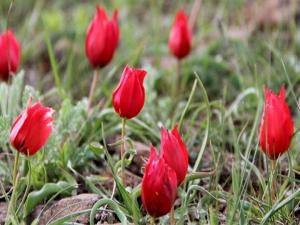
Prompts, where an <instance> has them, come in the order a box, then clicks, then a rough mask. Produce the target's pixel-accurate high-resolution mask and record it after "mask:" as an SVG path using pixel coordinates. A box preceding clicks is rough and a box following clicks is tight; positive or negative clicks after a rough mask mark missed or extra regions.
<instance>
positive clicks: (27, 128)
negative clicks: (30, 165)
mask: <svg viewBox="0 0 300 225" xmlns="http://www.w3.org/2000/svg"><path fill="white" fill-rule="evenodd" d="M53 113H54V111H53V109H51V108H47V107H44V106H43V105H42V104H41V103H40V102H37V103H35V104H33V105H31V99H30V100H29V104H28V106H27V108H26V109H25V110H24V111H23V112H22V113H21V114H20V115H19V116H18V117H17V118H16V119H15V121H14V123H13V125H12V128H11V131H10V143H11V144H12V146H14V148H15V149H16V150H17V151H19V152H21V153H23V154H24V155H27V154H28V155H30V156H31V155H34V154H35V153H36V152H37V151H38V150H40V149H41V148H42V147H43V146H44V145H45V143H46V141H47V140H48V138H49V136H50V134H51V132H52V121H53V117H52V114H53Z"/></svg>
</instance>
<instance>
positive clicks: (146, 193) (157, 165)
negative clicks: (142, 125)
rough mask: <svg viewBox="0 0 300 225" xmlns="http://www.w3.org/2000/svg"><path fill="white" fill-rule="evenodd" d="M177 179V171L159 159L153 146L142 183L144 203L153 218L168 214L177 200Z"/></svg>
mask: <svg viewBox="0 0 300 225" xmlns="http://www.w3.org/2000/svg"><path fill="white" fill-rule="evenodd" d="M176 195H177V178H176V173H175V171H174V170H173V169H172V168H170V167H169V166H168V164H166V163H165V160H164V159H163V158H161V157H158V155H157V153H156V149H155V148H154V147H153V146H152V145H151V147H150V157H149V161H148V163H147V165H146V169H145V174H144V177H143V181H142V203H143V206H144V208H145V209H146V210H147V212H148V213H149V214H150V215H151V216H153V217H159V216H163V215H165V214H167V213H168V212H169V211H170V210H171V208H172V206H173V204H174V201H175V199H176Z"/></svg>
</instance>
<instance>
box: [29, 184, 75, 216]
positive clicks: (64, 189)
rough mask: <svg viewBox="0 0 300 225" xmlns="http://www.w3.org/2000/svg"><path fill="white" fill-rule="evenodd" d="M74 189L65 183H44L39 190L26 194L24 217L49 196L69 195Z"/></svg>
mask: <svg viewBox="0 0 300 225" xmlns="http://www.w3.org/2000/svg"><path fill="white" fill-rule="evenodd" d="M74 188H75V186H74V185H70V184H69V183H67V182H65V181H59V182H57V183H46V184H45V185H44V186H43V187H42V188H41V189H40V190H38V191H33V192H31V193H29V194H28V197H27V199H26V202H25V206H24V217H26V216H28V215H29V214H30V213H31V212H32V211H33V209H34V208H35V207H36V206H37V205H38V204H40V203H41V202H43V200H45V199H47V198H49V197H50V196H51V195H53V194H57V193H61V194H70V193H71V191H72V190H73V189H74Z"/></svg>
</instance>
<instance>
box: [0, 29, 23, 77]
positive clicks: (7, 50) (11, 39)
mask: <svg viewBox="0 0 300 225" xmlns="http://www.w3.org/2000/svg"><path fill="white" fill-rule="evenodd" d="M20 55H21V48H20V44H19V42H18V40H17V39H16V38H15V36H14V34H13V32H12V31H10V30H7V31H5V32H3V33H2V34H1V35H0V78H1V79H2V80H5V81H6V80H8V77H9V75H10V74H11V73H16V72H17V70H18V68H19V64H20Z"/></svg>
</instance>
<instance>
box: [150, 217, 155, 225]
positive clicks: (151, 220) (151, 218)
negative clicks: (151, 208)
mask: <svg viewBox="0 0 300 225" xmlns="http://www.w3.org/2000/svg"><path fill="white" fill-rule="evenodd" d="M154 224H155V219H154V217H152V216H151V217H150V225H154Z"/></svg>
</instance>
